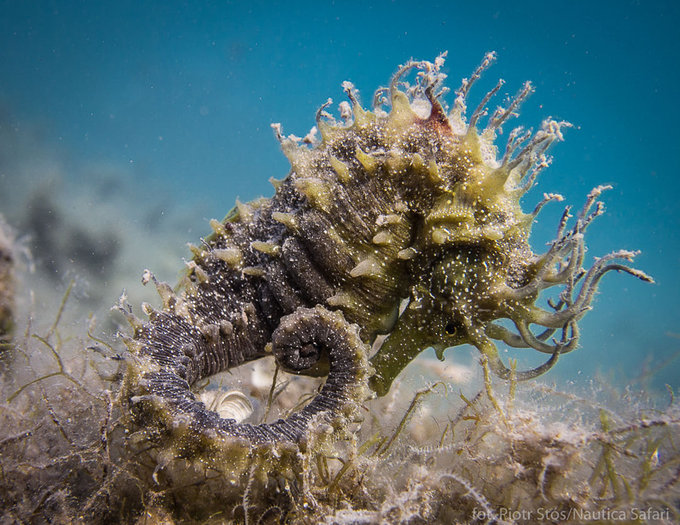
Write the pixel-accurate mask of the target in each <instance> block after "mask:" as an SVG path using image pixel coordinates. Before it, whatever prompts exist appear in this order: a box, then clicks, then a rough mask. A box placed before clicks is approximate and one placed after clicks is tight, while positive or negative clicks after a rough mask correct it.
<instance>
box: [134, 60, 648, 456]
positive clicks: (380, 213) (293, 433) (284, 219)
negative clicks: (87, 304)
mask: <svg viewBox="0 0 680 525" xmlns="http://www.w3.org/2000/svg"><path fill="white" fill-rule="evenodd" d="M494 58H495V57H494V54H493V53H489V54H488V55H486V57H485V59H484V61H483V62H482V64H481V65H480V66H479V68H478V69H477V70H476V71H475V72H474V74H473V75H472V76H471V77H470V78H469V79H466V80H464V81H463V83H462V86H461V87H460V88H459V89H458V91H456V98H455V103H454V104H453V107H452V109H451V111H447V110H446V109H445V105H444V102H443V97H442V95H443V93H444V92H445V89H444V88H443V87H442V81H443V79H444V77H445V75H443V74H442V73H441V71H440V70H441V67H442V64H443V56H440V57H439V58H438V59H437V60H436V61H435V62H434V63H431V62H425V61H423V62H415V61H411V62H409V63H407V64H406V65H404V66H402V67H401V68H400V69H399V70H398V71H397V73H396V74H395V75H394V77H393V78H392V81H391V83H390V85H389V87H388V88H382V89H380V90H378V92H377V93H376V96H375V98H374V104H373V111H367V110H365V109H363V108H362V106H361V105H360V103H359V102H358V94H357V92H356V90H355V89H354V87H353V86H352V85H351V84H350V83H348V82H347V83H345V84H344V85H343V87H344V90H345V92H346V93H347V96H348V98H349V103H347V102H343V103H342V104H341V105H340V115H341V121H340V122H336V121H335V120H334V119H333V118H332V117H331V116H330V115H328V114H327V113H326V112H325V108H326V107H327V106H328V105H329V104H330V102H331V101H330V100H329V101H328V103H326V104H324V105H323V106H322V107H321V108H320V109H319V111H318V112H317V117H316V120H317V129H318V132H320V135H321V138H320V139H317V138H316V135H315V133H310V135H308V136H307V137H306V138H305V139H299V138H296V137H294V136H290V137H283V136H282V135H281V131H280V126H278V125H274V126H273V127H274V130H275V132H276V135H277V137H278V139H279V141H280V142H281V145H282V148H283V151H284V153H285V155H286V156H287V157H288V159H289V160H290V162H291V165H292V169H291V171H290V173H289V174H288V176H287V177H286V178H285V179H284V180H282V181H274V186H275V188H276V192H275V194H274V196H273V197H272V198H271V199H261V200H259V201H256V202H253V203H250V204H241V203H237V206H236V207H235V208H234V210H233V211H232V212H231V213H230V214H229V215H227V217H226V218H225V219H224V220H223V221H216V220H213V221H211V226H212V229H213V230H214V232H213V233H212V234H211V235H210V236H209V237H207V238H205V239H202V243H201V246H199V247H193V254H194V257H193V260H192V261H191V262H189V263H188V272H187V276H186V278H185V279H184V281H183V283H182V285H181V292H180V293H177V294H176V293H175V292H173V290H172V289H171V288H170V287H169V286H168V285H167V284H165V283H161V282H158V281H157V280H156V279H155V278H154V277H153V275H151V274H150V273H149V272H146V273H145V277H144V281H145V282H148V281H153V282H154V283H155V285H156V287H157V288H158V292H159V293H160V296H161V297H162V300H163V309H162V310H160V311H156V310H154V309H153V308H151V307H150V306H148V305H146V306H145V308H144V310H145V312H146V313H147V314H148V316H149V320H148V321H146V322H144V321H140V320H138V319H136V318H135V317H134V316H133V315H132V314H131V313H130V309H129V307H128V306H127V305H125V304H123V305H122V309H123V311H124V312H125V313H126V314H127V315H128V316H129V318H130V320H131V322H132V324H133V326H134V334H133V336H132V337H131V338H130V339H129V340H128V346H129V348H130V350H131V354H132V355H131V358H130V359H129V363H130V364H129V372H128V376H127V381H126V385H127V386H126V387H127V393H128V396H127V397H128V399H129V400H130V404H131V411H132V413H133V414H134V417H135V419H136V421H137V422H138V424H139V425H140V426H141V427H143V428H145V429H146V431H147V433H149V434H154V435H157V436H163V435H165V436H170V437H172V438H173V439H174V442H175V445H176V446H175V449H174V452H173V453H174V454H176V455H180V456H181V455H184V456H185V457H186V456H191V455H192V454H195V453H198V452H197V451H199V450H200V449H202V448H205V447H208V448H210V447H212V448H215V447H217V448H220V447H229V446H230V444H235V443H240V445H241V446H243V445H248V446H251V447H252V446H256V447H257V446H260V447H261V446H264V445H268V444H272V443H279V444H280V443H289V444H293V445H294V446H295V447H297V446H298V445H299V444H300V443H301V442H304V441H305V440H304V437H305V436H306V434H307V433H308V431H309V429H310V427H311V426H313V427H314V432H316V433H318V432H326V433H330V434H332V433H333V432H334V428H335V429H338V428H340V427H342V426H343V425H344V424H345V423H343V422H346V420H347V418H351V417H352V416H353V414H354V412H355V411H356V407H357V406H358V404H359V403H361V402H362V401H364V400H365V399H366V398H367V396H368V395H369V393H370V391H369V389H368V388H367V385H370V387H371V389H372V390H373V391H374V392H376V393H377V394H378V395H383V394H385V393H386V392H387V391H388V390H389V388H390V384H391V383H392V381H393V379H394V378H395V377H396V376H397V375H398V374H399V372H400V371H401V370H402V369H403V368H404V367H405V366H406V365H407V364H408V363H409V362H410V361H411V360H412V359H413V358H414V357H415V356H416V355H417V354H418V353H419V352H421V351H422V350H423V349H425V348H427V347H430V346H433V347H434V348H435V349H436V351H437V352H438V353H439V354H440V356H441V354H442V352H443V351H444V349H445V348H448V347H451V346H455V345H460V344H464V343H468V344H471V345H474V346H475V347H477V348H478V349H479V351H480V352H481V354H482V356H483V359H484V361H485V362H486V363H487V366H488V367H489V369H490V370H492V371H493V372H494V373H495V374H497V375H498V376H501V377H504V378H507V377H509V376H510V375H511V372H510V370H509V369H508V368H507V367H506V366H505V365H504V364H503V363H502V361H501V359H500V358H499V355H498V351H497V348H496V344H495V342H494V340H495V341H502V342H503V343H505V344H507V345H509V346H512V347H520V348H533V349H535V350H538V351H539V352H544V353H546V354H547V356H548V358H547V360H546V362H545V364H544V365H542V366H539V367H538V368H536V369H534V370H530V371H519V372H516V377H517V378H518V379H526V378H530V377H534V376H537V375H539V374H541V373H543V372H545V371H546V370H548V369H549V368H550V367H551V366H553V365H554V364H555V362H556V361H557V359H558V357H559V356H560V355H561V354H564V353H566V352H569V351H571V350H572V349H574V348H575V347H576V345H577V341H578V336H579V333H578V328H577V322H578V321H579V319H580V318H581V317H582V316H583V315H584V314H585V312H586V311H587V310H589V307H590V303H591V301H592V299H593V295H594V293H595V290H596V288H597V285H598V281H599V280H600V278H601V277H602V276H603V275H604V274H605V273H607V272H608V271H609V270H620V271H624V272H627V273H630V274H632V275H634V276H636V277H639V278H641V279H643V280H647V281H651V279H650V278H649V277H648V276H646V275H645V274H644V273H642V272H640V271H638V270H635V269H632V268H630V267H627V266H625V265H622V264H619V263H618V262H614V260H616V259H627V260H630V259H632V257H633V255H634V254H633V253H632V252H628V251H618V252H615V253H612V254H609V255H606V256H604V257H602V258H600V259H597V260H596V261H595V263H594V264H593V265H592V267H591V268H590V269H588V270H586V269H584V268H583V266H582V265H583V260H584V240H583V234H584V231H585V229H586V228H587V227H588V225H589V224H590V223H591V221H592V220H593V219H594V218H595V217H596V216H598V215H600V214H601V213H602V211H603V207H602V205H601V203H599V202H597V198H598V196H599V195H600V193H601V191H602V190H603V189H605V188H604V187H598V188H596V189H595V190H593V191H592V192H591V193H590V195H589V196H588V198H587V200H586V203H585V205H584V206H583V208H582V210H581V211H580V212H578V213H577V214H576V217H575V224H573V226H571V227H568V226H567V225H568V222H569V218H570V217H571V216H570V214H569V208H567V209H566V211H565V212H564V214H563V216H562V220H561V221H560V223H559V226H558V231H557V237H556V238H555V240H554V241H553V242H552V244H551V245H550V248H549V249H548V251H547V252H546V253H544V254H542V255H536V254H534V253H533V251H532V250H531V248H530V246H529V242H528V238H529V234H530V230H531V226H532V222H533V221H534V219H535V218H536V215H537V213H538V212H539V210H540V209H541V207H542V206H543V205H544V204H546V203H547V202H549V201H552V200H561V197H560V196H559V195H554V194H546V195H545V197H544V199H543V200H542V201H541V202H539V204H538V205H537V206H536V207H535V209H534V210H533V211H532V212H531V213H528V214H526V213H524V212H523V211H522V209H521V207H520V204H519V201H520V198H521V197H522V196H523V195H524V194H525V193H526V192H527V191H528V190H529V189H530V188H531V187H532V186H533V185H534V183H535V181H536V177H537V175H538V173H539V172H540V171H541V170H542V169H543V168H545V167H546V166H548V164H549V162H550V159H549V158H548V157H547V156H546V150H547V149H548V147H549V146H550V145H551V144H552V143H553V142H555V141H556V140H561V139H562V133H561V130H562V129H563V128H564V127H565V126H568V124H567V123H565V122H557V121H555V120H550V119H549V120H546V121H545V122H543V124H542V126H541V128H540V130H538V131H537V132H536V133H533V134H532V133H531V131H524V130H522V129H521V128H517V129H514V130H513V131H512V132H510V134H509V137H508V141H507V144H506V146H505V149H504V151H503V153H502V154H501V155H500V158H498V155H497V148H496V146H495V145H494V140H495V138H496V135H497V134H498V133H499V132H500V128H501V126H502V125H503V124H505V123H506V121H508V120H509V119H510V118H511V117H513V116H515V114H516V111H517V109H518V107H519V105H520V104H521V103H522V102H523V101H524V100H525V99H526V97H527V96H528V95H529V94H530V93H531V92H532V90H533V88H532V86H531V85H530V84H529V83H526V84H525V85H524V86H523V87H522V89H521V90H520V91H519V93H518V94H517V95H516V96H515V97H514V98H513V99H512V100H511V101H510V103H509V104H508V105H507V106H506V107H499V108H498V109H497V110H495V111H494V112H493V113H492V114H491V115H490V116H488V117H487V110H486V107H487V104H488V102H489V100H490V99H491V97H492V96H493V95H495V94H496V92H497V91H498V90H499V89H500V88H501V85H502V82H499V83H498V84H497V85H496V87H495V88H494V89H493V90H492V91H491V92H490V93H488V94H487V95H486V96H485V97H484V98H483V99H482V100H481V102H480V104H479V105H478V106H477V108H476V109H475V110H474V111H473V112H472V114H471V115H470V117H469V120H467V121H466V117H465V113H466V102H467V97H468V92H469V90H470V87H471V86H472V84H473V83H474V82H475V80H477V79H478V78H479V76H480V74H481V73H482V71H483V70H484V69H486V68H487V67H488V66H489V64H490V63H491V62H492V61H493V59H494ZM413 71H416V72H417V75H415V77H416V81H415V83H414V85H409V84H407V83H405V82H404V78H405V75H407V74H408V73H409V72H413ZM386 105H387V106H389V107H390V109H389V112H386V111H384V110H383V109H382V107H383V106H386ZM482 121H484V122H485V125H484V127H483V128H482V127H481V122H482ZM546 288H556V289H558V290H559V294H558V297H557V298H556V299H555V300H554V301H549V305H550V309H545V308H542V307H539V306H537V305H536V301H537V298H538V297H539V295H540V294H541V291H542V290H544V289H546ZM498 319H509V320H510V321H511V323H512V324H513V325H514V327H515V328H516V331H515V330H510V329H509V328H508V327H507V324H505V325H501V324H497V323H495V322H494V321H496V320H498ZM532 325H533V327H532ZM537 327H538V329H537ZM556 332H557V334H556V335H555V337H554V338H553V334H555V333H556ZM380 334H387V337H386V338H385V339H384V342H383V343H382V346H381V347H380V348H379V350H378V351H377V353H376V355H374V356H373V357H372V358H371V359H370V361H369V359H368V358H369V349H370V348H371V345H372V344H373V343H374V342H375V340H376V338H377V336H378V335H380ZM271 353H273V355H274V357H275V359H276V362H277V364H278V365H279V366H280V367H281V368H283V369H285V370H288V371H292V372H296V373H301V374H315V375H320V374H327V379H326V382H325V384H324V386H323V388H322V390H321V391H320V392H319V393H318V394H317V395H316V397H314V399H313V400H312V401H311V402H310V403H309V404H308V405H306V406H305V407H304V408H302V409H301V410H300V411H298V412H297V413H294V414H293V415H292V416H290V417H288V418H287V419H281V420H278V421H276V422H274V423H262V424H259V425H252V424H247V423H239V422H236V421H235V420H233V419H223V418H221V417H220V416H219V415H218V414H217V413H215V412H212V411H210V410H208V409H207V408H206V407H205V406H204V404H203V403H201V402H199V401H198V400H197V398H196V396H195V395H194V393H192V390H191V388H192V385H194V384H195V383H196V382H197V381H199V380H201V379H204V378H206V377H208V376H211V375H213V374H216V373H218V372H221V371H224V370H226V369H229V368H231V367H235V366H238V365H240V364H242V363H245V362H248V361H251V360H253V359H258V358H260V357H263V356H266V355H268V354H271ZM371 374H373V375H372V376H371ZM312 421H316V423H315V424H314V425H312V424H311V422H312ZM149 429H153V431H152V430H149ZM215 443H221V444H220V445H215Z"/></svg>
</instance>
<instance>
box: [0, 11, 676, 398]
mask: <svg viewBox="0 0 680 525" xmlns="http://www.w3.org/2000/svg"><path fill="white" fill-rule="evenodd" d="M679 26H680V3H677V2H673V1H667V2H661V1H644V2H643V1H640V2H626V1H600V2H597V1H595V2H593V1H589V2H585V1H578V0H577V1H569V2H538V1H531V2H506V1H487V2H453V1H451V2H427V3H425V4H423V7H418V6H417V4H416V3H414V2H336V3H329V4H324V3H321V2H187V3H183V2H172V1H171V2H158V1H154V2H143V3H141V2H136V1H135V2H132V1H116V2H112V1H103V2H73V1H61V2H58V1H54V2H48V1H43V2H39V1H34V2H28V1H27V2H21V1H16V0H15V1H7V0H3V1H1V2H0V101H1V102H2V105H3V111H4V114H5V117H4V120H3V122H2V125H4V126H15V127H17V128H21V127H22V126H24V125H26V123H31V125H33V126H35V125H36V124H37V125H38V126H40V127H41V128H42V129H43V130H44V134H45V135H46V136H47V137H49V138H50V140H51V141H52V142H53V143H54V144H57V145H58V148H59V149H61V150H62V151H63V152H64V155H65V156H66V157H68V158H71V159H75V161H77V162H83V163H85V162H92V163H109V164H112V165H116V166H119V167H120V168H121V169H124V170H127V171H129V172H130V173H132V174H133V175H134V177H135V178H136V179H137V180H138V182H139V193H138V194H131V195H130V202H131V207H134V206H143V203H144V194H145V193H146V192H155V191H159V192H160V191H169V192H171V193H172V194H173V195H174V196H175V199H176V203H173V202H170V203H169V207H172V206H175V205H176V206H178V207H179V206H181V204H180V202H181V201H183V200H184V201H187V202H199V203H200V205H201V206H202V207H203V209H204V216H205V218H206V219H208V218H211V217H218V218H221V217H222V216H224V214H225V213H226V211H227V210H228V209H229V208H231V206H232V205H233V203H234V201H235V199H236V197H240V198H241V200H243V201H245V200H250V199H252V198H255V197H258V196H260V195H271V193H272V189H271V187H270V185H269V184H268V182H267V179H268V178H269V177H271V176H274V177H277V178H282V177H283V176H285V174H286V172H287V170H288V163H287V161H286V159H285V158H284V156H283V155H282V154H281V153H280V151H279V148H278V144H277V143H276V141H275V139H274V137H273V134H272V132H271V130H270V127H269V126H270V123H272V122H281V123H282V124H283V126H284V132H286V133H295V134H297V135H300V136H302V135H304V134H305V133H306V132H307V131H308V130H309V128H310V127H311V126H312V125H313V124H314V120H313V118H314V112H315V111H316V108H317V107H318V106H319V105H320V104H321V103H323V102H325V100H326V99H327V98H328V97H329V96H331V97H333V98H334V99H335V102H336V103H337V102H339V101H341V100H342V98H343V94H342V91H341V88H340V84H341V82H342V81H343V80H351V81H352V82H354V83H355V84H356V86H357V87H358V88H359V90H360V91H361V93H362V94H363V98H364V100H365V101H370V99H371V97H372V93H373V91H374V90H375V88H377V87H378V86H380V85H385V84H386V82H387V81H388V79H389V78H390V75H391V74H392V73H393V72H394V70H395V68H396V66H397V65H398V64H401V63H403V62H405V61H406V60H407V59H409V58H411V57H414V58H420V59H430V60H432V59H434V57H435V56H437V55H438V54H439V53H440V52H441V51H444V50H448V52H449V54H448V59H447V62H446V72H447V73H448V74H449V85H450V86H451V87H452V89H455V88H457V87H458V85H459V81H460V79H461V78H462V77H464V76H469V74H470V73H471V71H472V70H473V69H474V68H475V67H476V66H477V64H478V63H479V62H480V60H481V58H482V56H483V54H484V53H485V52H486V51H490V50H496V51H497V52H498V56H499V60H498V62H497V64H496V65H495V66H494V67H493V68H492V69H491V70H490V71H489V72H488V73H487V74H486V76H485V78H484V79H483V80H482V82H480V85H479V86H478V87H477V88H476V89H474V91H473V100H479V98H481V96H482V95H483V94H484V93H485V92H486V91H487V90H488V89H489V88H490V87H492V85H493V84H494V83H495V81H496V79H497V78H498V77H502V78H504V79H505V80H506V81H507V83H506V85H505V88H504V89H505V92H506V93H514V92H515V91H516V90H517V89H518V88H519V87H520V85H521V83H522V82H523V81H524V80H527V79H529V80H532V81H533V82H534V84H535V86H536V93H535V94H534V95H533V96H532V97H531V99H530V100H529V101H528V102H527V103H526V104H525V106H524V108H523V110H522V116H521V118H520V120H519V121H518V123H521V124H524V125H526V126H536V125H537V124H538V123H539V122H540V121H541V120H542V119H543V118H545V117H547V116H553V117H555V118H559V119H566V120H569V121H571V122H572V123H574V124H575V126H576V128H575V129H571V130H568V131H567V132H566V142H565V143H562V144H559V145H558V146H557V147H555V148H554V149H553V151H552V153H553V155H554V156H555V162H554V165H553V166H552V167H551V168H550V169H549V170H548V171H547V172H546V173H545V174H544V175H543V176H542V179H541V181H540V184H539V186H538V189H536V190H534V191H533V192H532V193H531V194H530V195H529V196H528V197H527V201H526V206H525V207H526V208H528V209H530V208H532V207H533V204H534V202H535V201H537V200H538V199H540V196H541V195H542V193H543V192H546V191H552V192H560V193H562V194H563V195H564V196H565V197H566V200H567V202H569V203H573V204H575V205H580V204H581V203H582V202H583V199H584V197H585V195H586V194H587V193H588V192H589V191H590V189H591V188H592V187H594V186H596V185H598V184H601V183H610V184H613V185H614V189H613V191H610V192H608V193H607V194H606V195H605V196H604V197H605V199H606V203H607V210H608V211H607V214H606V215H605V216H604V217H602V218H600V219H598V221H597V223H596V224H594V225H593V227H592V229H591V230H590V232H589V234H588V241H589V242H588V245H589V252H588V255H589V256H591V257H592V256H594V255H602V254H604V253H607V252H609V251H611V250H614V249H618V248H627V249H640V250H642V252H643V253H642V255H641V256H639V257H638V259H637V261H636V265H637V266H638V267H640V268H642V269H644V270H645V271H647V272H648V273H650V274H652V275H653V276H654V277H655V279H656V280H657V283H658V284H656V285H653V286H650V285H645V284H643V283H640V282H637V281H636V280H634V279H632V278H630V277H628V276H625V275H609V276H607V278H606V279H605V280H604V281H603V284H602V286H601V294H600V295H599V296H598V298H597V300H596V304H595V311H594V312H592V313H590V314H589V315H588V316H587V317H586V318H585V319H584V321H583V323H582V328H583V330H582V331H583V338H582V348H581V349H580V350H578V351H577V352H575V353H574V354H572V355H570V356H565V357H564V358H563V360H562V362H561V363H560V364H559V365H558V367H557V371H556V372H551V373H554V374H557V375H556V376H555V377H560V376H561V377H570V375H572V376H573V375H576V374H578V373H579V371H581V372H582V373H589V372H592V371H593V370H601V371H603V372H604V373H607V371H608V370H614V371H617V372H621V373H623V374H624V376H628V377H634V376H635V375H636V374H637V373H639V372H641V371H642V370H643V368H644V366H647V365H645V363H646V362H647V360H650V359H651V362H652V363H656V364H659V363H662V362H663V361H664V360H665V359H668V358H670V357H671V356H672V355H674V354H675V353H676V352H678V350H680V339H678V337H677V334H679V333H680V326H678V319H679V314H678V294H679V292H680V277H679V276H678V272H679V269H680V242H679V237H680V233H679V231H680V220H679V219H680V212H679V205H678V198H679V197H678V195H679V193H680V161H679V160H678V159H679V155H678V148H679V147H680V131H679V128H678V125H679V123H680V104H679V103H678V101H679V99H680V88H679V86H680V72H679V71H680V69H679V68H678V64H679V63H680V37H679V36H678V35H680V32H679V31H678V27H679ZM76 173H81V175H79V176H81V177H82V171H81V172H78V171H76ZM3 176H6V177H11V174H3ZM80 182H81V183H82V184H90V183H92V182H93V181H91V180H85V179H84V180H82V181H80ZM559 208H560V206H559V205H557V206H556V205H553V211H552V212H548V213H546V214H545V216H544V217H542V221H541V223H540V224H538V225H537V226H536V232H535V239H534V246H535V247H536V248H537V249H542V248H543V243H544V242H546V241H548V240H549V239H550V238H551V236H552V234H553V231H554V227H555V222H556V220H557V214H558V212H559ZM170 211H171V210H168V212H170ZM543 221H545V222H543ZM205 229H206V230H207V227H205ZM187 240H188V239H187ZM195 240H197V239H195ZM179 265H181V262H180V261H178V266H179ZM131 280H133V281H134V282H136V281H137V275H135V276H131ZM116 293H117V291H115V292H112V298H113V297H115V294H116ZM450 352H451V351H450ZM450 358H455V354H454V353H451V354H450ZM651 366H653V365H651ZM679 371H680V366H679V364H678V360H675V361H674V362H672V363H671V364H670V365H668V366H667V367H666V368H665V369H664V370H662V371H660V372H659V373H658V374H657V376H656V379H655V381H656V382H657V384H659V385H662V384H663V383H670V384H671V385H673V386H674V387H675V388H676V389H677V388H678V387H680V379H678V378H679V377H680V374H679V373H678V372H679Z"/></svg>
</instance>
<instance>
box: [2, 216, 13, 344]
mask: <svg viewBox="0 0 680 525" xmlns="http://www.w3.org/2000/svg"><path fill="white" fill-rule="evenodd" d="M13 243H14V235H13V233H12V231H11V230H10V228H9V226H8V225H7V224H6V223H5V221H4V219H3V218H2V216H0V344H3V343H5V342H6V340H8V339H9V337H10V335H11V332H12V327H13V324H14V321H13V311H14V274H13V271H12V268H13V266H14V256H13V253H12V245H13ZM0 348H2V347H0Z"/></svg>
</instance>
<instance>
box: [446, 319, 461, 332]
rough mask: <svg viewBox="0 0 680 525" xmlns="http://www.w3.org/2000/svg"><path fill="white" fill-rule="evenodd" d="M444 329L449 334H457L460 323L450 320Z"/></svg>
mask: <svg viewBox="0 0 680 525" xmlns="http://www.w3.org/2000/svg"><path fill="white" fill-rule="evenodd" d="M444 330H445V331H446V333H447V334H448V335H456V332H458V325H457V324H456V323H454V322H453V321H449V322H448V323H447V324H446V328H444Z"/></svg>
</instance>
